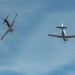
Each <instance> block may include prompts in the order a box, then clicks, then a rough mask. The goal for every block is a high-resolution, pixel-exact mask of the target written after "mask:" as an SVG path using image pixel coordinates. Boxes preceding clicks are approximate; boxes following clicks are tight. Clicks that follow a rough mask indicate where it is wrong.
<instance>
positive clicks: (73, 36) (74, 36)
mask: <svg viewBox="0 0 75 75" xmlns="http://www.w3.org/2000/svg"><path fill="white" fill-rule="evenodd" d="M65 38H75V35H72V36H65Z"/></svg>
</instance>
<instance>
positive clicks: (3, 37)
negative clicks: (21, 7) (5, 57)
mask: <svg viewBox="0 0 75 75" xmlns="http://www.w3.org/2000/svg"><path fill="white" fill-rule="evenodd" d="M8 32H9V30H7V31H6V32H5V34H4V35H3V36H2V37H1V40H2V39H3V38H4V37H5V35H6V34H7V33H8Z"/></svg>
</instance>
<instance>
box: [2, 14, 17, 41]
mask: <svg viewBox="0 0 75 75" xmlns="http://www.w3.org/2000/svg"><path fill="white" fill-rule="evenodd" d="M8 17H9V15H8V16H7V17H6V18H5V19H4V18H2V19H3V20H4V22H3V24H4V23H5V24H6V26H7V28H8V30H7V31H6V32H5V34H4V35H3V36H2V37H1V40H2V39H3V38H4V37H5V35H6V34H7V33H9V32H12V31H13V29H12V26H13V25H14V22H15V19H16V17H17V14H16V15H15V17H14V20H13V22H12V24H10V23H9V22H8V20H7V18H8Z"/></svg>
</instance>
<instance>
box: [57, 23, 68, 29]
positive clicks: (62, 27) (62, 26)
mask: <svg viewBox="0 0 75 75" xmlns="http://www.w3.org/2000/svg"><path fill="white" fill-rule="evenodd" d="M56 28H60V29H66V28H67V27H64V25H63V23H62V24H61V26H57V27H56Z"/></svg>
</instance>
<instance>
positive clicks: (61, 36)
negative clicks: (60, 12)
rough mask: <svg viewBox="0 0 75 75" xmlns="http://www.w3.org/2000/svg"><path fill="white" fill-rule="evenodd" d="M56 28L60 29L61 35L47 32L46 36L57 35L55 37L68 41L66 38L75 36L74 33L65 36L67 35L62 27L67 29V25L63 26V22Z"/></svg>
mask: <svg viewBox="0 0 75 75" xmlns="http://www.w3.org/2000/svg"><path fill="white" fill-rule="evenodd" d="M56 28H59V29H61V35H53V34H48V36H52V37H57V38H62V39H63V41H68V38H75V35H70V36H67V35H66V32H65V30H64V29H67V27H65V26H64V25H63V23H62V24H61V26H57V27H56Z"/></svg>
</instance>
